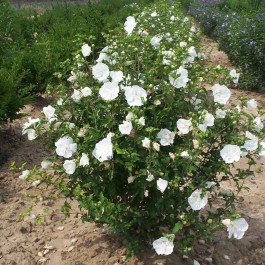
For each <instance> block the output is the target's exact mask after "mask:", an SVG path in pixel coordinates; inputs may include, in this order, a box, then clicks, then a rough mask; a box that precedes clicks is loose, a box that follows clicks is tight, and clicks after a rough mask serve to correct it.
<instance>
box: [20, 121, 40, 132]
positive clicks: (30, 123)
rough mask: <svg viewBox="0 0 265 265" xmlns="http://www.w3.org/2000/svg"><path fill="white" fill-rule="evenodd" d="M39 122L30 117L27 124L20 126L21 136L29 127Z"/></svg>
mask: <svg viewBox="0 0 265 265" xmlns="http://www.w3.org/2000/svg"><path fill="white" fill-rule="evenodd" d="M39 121H40V119H39V118H37V119H32V118H31V117H29V118H28V122H25V123H24V124H23V126H22V134H24V133H23V132H24V131H25V130H27V129H28V128H29V127H30V126H32V125H35V124H36V123H38V122H39Z"/></svg>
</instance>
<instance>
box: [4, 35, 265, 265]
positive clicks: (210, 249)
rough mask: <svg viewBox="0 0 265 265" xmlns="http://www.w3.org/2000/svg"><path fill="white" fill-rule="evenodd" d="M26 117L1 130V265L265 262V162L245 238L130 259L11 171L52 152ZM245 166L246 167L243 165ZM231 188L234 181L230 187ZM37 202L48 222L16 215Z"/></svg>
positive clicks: (244, 209) (34, 109)
mask: <svg viewBox="0 0 265 265" xmlns="http://www.w3.org/2000/svg"><path fill="white" fill-rule="evenodd" d="M204 47H205V53H206V54H207V58H208V59H207V61H208V63H209V64H214V65H218V64H219V65H224V66H228V67H232V65H231V63H230V62H229V60H228V57H227V55H226V54H225V53H223V52H221V51H218V45H217V44H216V43H215V42H213V41H212V40H211V39H208V38H205V39H204ZM232 92H233V98H234V99H235V98H236V97H237V96H238V95H247V96H249V97H250V98H255V99H256V100H257V101H258V102H259V104H261V105H263V106H265V96H264V95H262V94H258V93H254V92H247V91H239V90H236V89H233V91H232ZM49 102H50V99H49V98H47V97H42V98H39V99H38V100H36V102H35V103H33V104H31V105H28V106H26V107H25V108H24V109H23V112H24V113H26V114H27V116H31V117H35V118H36V117H38V116H39V115H40V112H41V110H42V108H43V106H46V105H48V104H49ZM26 119H27V118H26V117H24V118H22V119H20V120H17V121H15V122H13V123H12V124H9V125H8V126H7V127H6V128H2V134H1V135H0V213H1V215H0V239H1V241H0V265H34V264H41V263H44V264H47V265H121V264H128V265H151V264H153V265H188V264H189V265H191V264H192V263H193V259H196V260H197V261H199V262H200V264H201V265H206V264H214V265H230V264H231V265H232V264H236V265H263V264H265V192H264V190H265V181H264V177H265V173H264V172H265V159H264V158H263V159H257V165H256V167H255V174H256V176H255V178H254V177H251V178H249V179H247V180H246V184H247V186H249V187H250V192H243V193H242V194H241V195H240V196H239V199H238V203H237V208H238V211H239V212H240V213H242V215H243V216H244V217H245V218H246V220H247V221H248V223H249V230H248V231H247V232H246V234H245V236H244V237H243V239H241V240H235V239H230V240H229V239H228V238H227V232H226V231H221V232H218V233H217V234H216V235H215V237H214V238H213V240H212V241H211V242H210V241H204V240H202V239H201V240H198V242H196V243H195V247H194V251H193V252H192V253H190V254H188V256H189V257H185V256H183V254H181V253H178V252H175V253H173V254H172V255H170V256H166V257H163V256H158V255H156V254H155V252H154V250H152V249H151V247H150V248H149V249H147V250H145V252H144V253H143V254H142V255H141V256H140V257H135V258H132V259H131V260H130V261H128V262H126V261H125V255H126V250H125V248H124V246H123V243H124V242H123V241H122V239H120V238H117V237H115V236H113V235H111V234H110V233H109V232H108V230H107V227H105V228H104V229H103V228H98V227H96V226H95V225H94V224H92V223H82V222H81V221H80V218H79V217H80V216H79V213H80V211H79V209H78V207H77V206H76V204H75V202H74V201H73V202H72V205H73V213H72V214H71V216H70V218H68V219H66V220H64V216H63V215H62V214H61V213H60V210H59V209H60V206H61V205H62V203H63V201H64V200H63V199H58V200H56V201H51V200H49V195H51V194H55V193H56V191H55V190H53V189H52V188H47V187H45V186H43V185H40V186H38V187H31V186H29V184H28V183H27V182H25V181H22V180H20V179H18V175H19V173H14V172H10V171H9V165H10V163H11V162H12V161H15V162H16V163H17V164H18V165H20V164H22V163H24V162H27V168H29V169H30V168H31V167H33V166H34V165H40V162H41V161H42V159H43V157H45V156H46V155H47V154H48V151H47V150H45V149H44V148H43V147H42V146H41V144H40V143H39V142H31V141H28V140H27V139H26V138H25V137H24V136H23V137H22V136H21V126H22V124H23V123H24V122H25V121H26ZM240 166H244V161H242V162H241V164H240ZM227 185H228V186H229V183H228V184H227ZM29 193H31V194H41V195H42V198H43V201H42V203H41V204H35V203H34V202H33V201H32V200H29V199H27V196H25V195H26V194H29ZM31 204H33V212H34V213H35V214H41V213H42V212H41V211H42V210H41V209H42V208H43V207H46V208H47V209H48V212H49V214H48V215H47V216H46V217H45V221H44V224H42V225H38V224H36V222H35V221H34V220H33V219H31V218H29V217H25V218H23V219H22V220H21V221H19V220H18V218H17V216H18V215H19V214H20V213H22V212H25V211H26V210H27V209H28V207H29V205H31Z"/></svg>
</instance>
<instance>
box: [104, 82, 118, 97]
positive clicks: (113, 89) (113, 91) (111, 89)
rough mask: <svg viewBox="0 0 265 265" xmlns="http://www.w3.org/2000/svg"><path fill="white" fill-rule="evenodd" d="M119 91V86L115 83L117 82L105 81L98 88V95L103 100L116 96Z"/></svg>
mask: <svg viewBox="0 0 265 265" xmlns="http://www.w3.org/2000/svg"><path fill="white" fill-rule="evenodd" d="M119 91H120V89H119V86H118V85H117V83H113V82H106V83H104V84H103V85H102V87H101V88H100V89H99V95H100V96H101V97H102V98H103V99H104V100H113V99H115V98H117V97H118V95H119Z"/></svg>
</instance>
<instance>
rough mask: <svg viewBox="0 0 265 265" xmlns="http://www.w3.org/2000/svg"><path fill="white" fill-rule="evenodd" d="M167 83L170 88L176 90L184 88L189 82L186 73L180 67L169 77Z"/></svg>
mask: <svg viewBox="0 0 265 265" xmlns="http://www.w3.org/2000/svg"><path fill="white" fill-rule="evenodd" d="M172 75H173V76H172ZM174 75H176V76H178V75H180V76H178V77H174ZM169 82H170V84H171V85H172V86H174V87H176V88H183V87H185V86H186V85H187V83H188V82H189V78H188V71H187V70H186V69H185V68H183V67H182V66H180V67H179V68H178V70H177V71H174V72H172V73H171V74H170V75H169Z"/></svg>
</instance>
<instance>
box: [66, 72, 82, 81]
mask: <svg viewBox="0 0 265 265" xmlns="http://www.w3.org/2000/svg"><path fill="white" fill-rule="evenodd" d="M83 74H84V73H83V72H81V71H78V72H76V73H75V72H73V71H71V75H70V77H69V78H68V79H67V81H69V82H72V83H73V82H75V81H76V80H77V78H79V77H81V76H82V75H83Z"/></svg>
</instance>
